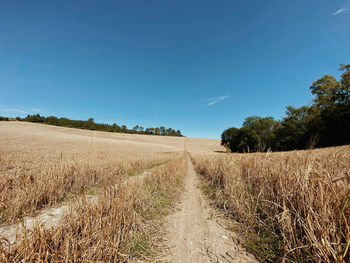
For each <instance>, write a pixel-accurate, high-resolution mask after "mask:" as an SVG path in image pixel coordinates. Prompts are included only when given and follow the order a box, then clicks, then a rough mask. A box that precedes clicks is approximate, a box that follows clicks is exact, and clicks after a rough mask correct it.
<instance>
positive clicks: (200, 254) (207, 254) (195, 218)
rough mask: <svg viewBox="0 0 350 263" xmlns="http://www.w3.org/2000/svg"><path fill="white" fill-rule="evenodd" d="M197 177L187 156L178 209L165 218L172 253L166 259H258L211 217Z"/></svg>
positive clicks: (177, 261)
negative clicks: (182, 191) (236, 242)
mask: <svg viewBox="0 0 350 263" xmlns="http://www.w3.org/2000/svg"><path fill="white" fill-rule="evenodd" d="M198 183H199V179H198V177H197V175H196V173H195V171H194V168H193V164H192V162H191V160H190V159H188V166H187V176H186V179H185V193H184V194H183V197H182V204H181V210H179V211H177V212H175V213H173V214H172V215H170V216H168V218H167V228H168V229H167V230H168V234H167V240H168V243H169V244H168V246H169V247H170V251H171V254H170V256H169V257H168V258H167V259H166V260H165V261H166V262H174V263H175V262H176V263H185V262H186V263H187V262H200V263H202V262H203V263H204V262H225V263H226V262H257V261H256V260H255V259H254V257H253V256H252V255H250V254H248V253H247V252H245V250H244V249H243V248H241V247H240V246H239V245H237V244H235V243H234V241H233V238H232V237H233V235H234V233H232V232H231V231H228V230H226V229H225V228H224V227H222V226H221V225H219V224H218V222H217V221H216V220H215V219H211V215H212V214H213V210H212V209H211V208H210V207H209V205H208V204H207V202H206V200H205V197H204V196H203V195H202V193H201V191H200V189H199V188H198V187H197V185H198Z"/></svg>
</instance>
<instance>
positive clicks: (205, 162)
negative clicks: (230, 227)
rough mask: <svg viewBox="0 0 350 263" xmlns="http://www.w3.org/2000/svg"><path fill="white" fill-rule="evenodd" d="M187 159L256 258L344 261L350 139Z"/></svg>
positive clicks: (349, 220) (349, 238)
mask: <svg viewBox="0 0 350 263" xmlns="http://www.w3.org/2000/svg"><path fill="white" fill-rule="evenodd" d="M193 161H194V164H195V167H196V169H197V171H198V172H199V173H200V174H201V175H202V176H203V177H204V178H205V179H206V180H205V181H206V187H205V189H206V190H207V192H208V193H209V194H210V195H211V197H212V198H213V199H214V200H215V202H216V204H217V205H219V206H220V207H222V208H223V209H225V210H226V211H229V212H230V213H231V214H232V215H233V216H234V217H235V219H236V220H237V221H239V222H241V223H242V224H241V226H244V227H242V229H244V230H245V231H246V234H247V240H246V242H247V245H248V247H250V248H251V249H252V250H254V251H255V252H256V254H258V255H259V256H260V258H261V259H262V260H263V261H266V262H276V261H282V262H350V254H349V251H350V248H349V245H350V226H349V224H350V204H349V199H350V147H349V146H344V147H335V148H327V149H317V150H309V151H296V152H281V153H256V154H222V155H205V156H198V155H196V156H193ZM252 233H254V235H252Z"/></svg>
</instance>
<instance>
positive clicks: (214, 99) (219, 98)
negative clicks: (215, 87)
mask: <svg viewBox="0 0 350 263" xmlns="http://www.w3.org/2000/svg"><path fill="white" fill-rule="evenodd" d="M229 97H230V96H220V97H216V98H212V99H210V102H209V103H208V106H212V105H214V104H216V103H218V102H220V101H222V100H224V99H227V98H229Z"/></svg>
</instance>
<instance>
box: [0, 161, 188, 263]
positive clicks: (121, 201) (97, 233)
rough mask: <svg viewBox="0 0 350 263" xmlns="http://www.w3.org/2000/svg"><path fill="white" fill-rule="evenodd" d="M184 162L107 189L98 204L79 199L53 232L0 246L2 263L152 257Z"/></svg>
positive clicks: (41, 232) (36, 232)
mask: <svg viewBox="0 0 350 263" xmlns="http://www.w3.org/2000/svg"><path fill="white" fill-rule="evenodd" d="M184 162H185V158H184V157H182V158H179V159H176V160H174V161H171V162H169V163H167V164H166V165H164V166H160V167H156V168H155V169H154V171H153V172H152V174H150V175H148V177H147V178H145V180H143V181H142V182H134V183H132V184H120V185H119V186H118V187H117V188H116V187H114V188H110V187H109V188H107V189H105V191H104V193H103V194H102V196H101V197H100V198H99V199H98V201H97V202H96V203H90V202H89V201H88V199H85V198H82V199H81V200H80V201H79V202H78V204H77V205H74V206H73V207H72V208H71V211H70V213H69V214H68V215H67V216H65V217H64V218H63V219H62V221H61V223H60V224H59V225H58V226H57V227H54V228H52V229H49V230H43V229H41V228H40V226H38V227H37V228H36V229H35V230H34V231H33V232H31V233H27V235H25V236H21V237H18V239H17V240H16V242H15V244H14V245H13V246H10V247H7V246H6V244H5V243H2V247H1V248H0V251H1V257H0V258H1V261H2V262H130V261H136V260H137V259H138V260H139V259H141V260H149V259H150V258H152V257H154V253H153V251H154V249H155V247H154V244H155V241H156V240H157V239H158V237H157V234H156V233H157V231H156V230H157V227H159V226H158V225H155V224H154V223H152V222H153V221H154V219H155V218H156V217H158V216H159V215H161V214H163V213H165V212H164V211H166V208H167V207H168V206H169V205H170V204H171V203H172V202H173V201H174V198H175V197H176V196H177V195H178V194H179V193H180V189H181V184H182V177H183V175H184V173H185V172H184V167H185V165H184Z"/></svg>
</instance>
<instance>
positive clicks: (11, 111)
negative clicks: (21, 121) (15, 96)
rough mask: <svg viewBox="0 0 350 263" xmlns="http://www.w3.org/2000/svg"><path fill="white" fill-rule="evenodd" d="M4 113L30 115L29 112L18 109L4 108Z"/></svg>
mask: <svg viewBox="0 0 350 263" xmlns="http://www.w3.org/2000/svg"><path fill="white" fill-rule="evenodd" d="M2 111H4V112H10V113H22V114H29V112H27V111H24V110H21V109H16V108H4V109H2Z"/></svg>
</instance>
